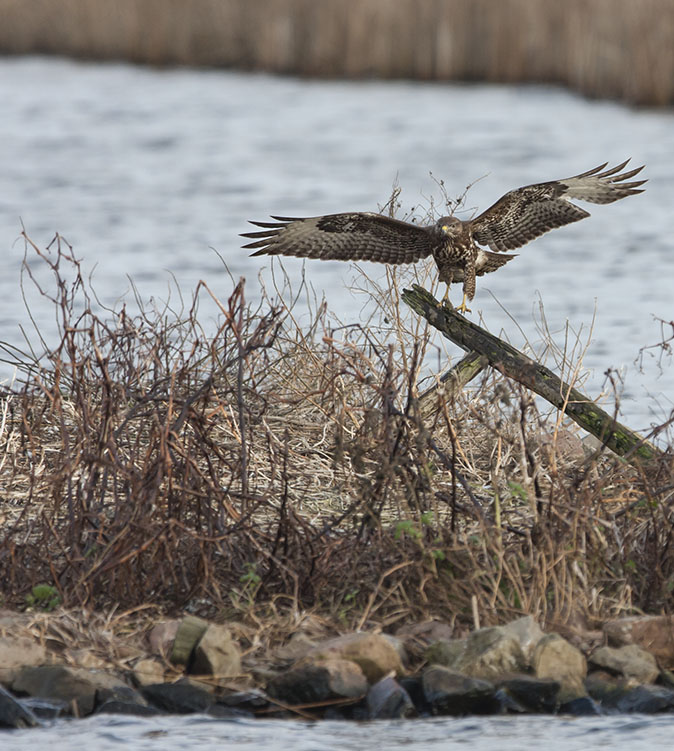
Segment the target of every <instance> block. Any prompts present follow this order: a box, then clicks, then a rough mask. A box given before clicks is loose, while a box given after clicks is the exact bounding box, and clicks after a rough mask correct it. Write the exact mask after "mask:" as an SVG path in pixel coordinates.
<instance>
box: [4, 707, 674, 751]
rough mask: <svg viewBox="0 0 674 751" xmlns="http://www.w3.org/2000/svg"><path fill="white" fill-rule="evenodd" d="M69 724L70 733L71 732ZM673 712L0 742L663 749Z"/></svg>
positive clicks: (28, 745) (193, 722)
mask: <svg viewBox="0 0 674 751" xmlns="http://www.w3.org/2000/svg"><path fill="white" fill-rule="evenodd" d="M74 731H76V732H74ZM673 733H674V717H672V716H671V715H663V716H656V717H646V716H633V717H625V716H621V717H618V716H613V717H601V718H596V717H592V718H589V717H578V718H565V717H543V716H538V717H536V716H530V717H513V716H509V717H480V718H468V719H453V718H436V719H429V720H400V721H379V722H371V723H348V722H327V721H326V722H318V723H307V722H299V721H276V720H237V721H223V720H219V719H213V718H210V717H203V716H190V717H169V718H142V719H138V718H128V717H122V716H118V717H116V716H101V717H92V718H90V719H87V720H77V721H75V722H68V721H60V722H58V723H56V724H55V725H53V726H52V727H50V728H45V729H37V730H20V731H6V732H2V733H1V734H0V742H2V743H3V744H4V743H5V741H6V742H7V748H12V749H13V751H24V750H25V751H32V750H33V749H35V748H47V747H48V748H49V749H51V751H71V750H72V751H79V749H82V751H90V750H91V749H96V751H108V750H113V749H118V748H120V747H123V748H132V749H134V751H135V750H136V749H138V750H140V749H187V748H189V749H191V750H193V751H200V750H201V749H204V750H205V749H220V750H221V751H227V750H228V749H237V751H243V749H251V750H252V749H255V751H258V750H259V749H273V751H335V750H336V749H340V751H365V750H366V749H369V748H378V749H386V751H395V750H396V749H409V748H418V749H424V751H448V750H449V749H471V751H492V750H493V749H495V748H497V749H498V750H499V751H522V749H540V748H545V749H546V751H588V749H602V748H612V749H616V748H618V749H619V748H626V747H629V749H630V751H652V749H653V748H662V749H664V748H669V746H670V744H671V739H672V734H673Z"/></svg>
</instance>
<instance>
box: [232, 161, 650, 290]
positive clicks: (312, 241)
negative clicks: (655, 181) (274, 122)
mask: <svg viewBox="0 0 674 751" xmlns="http://www.w3.org/2000/svg"><path fill="white" fill-rule="evenodd" d="M628 161H629V160H627V161H626V162H623V163H622V164H620V165H618V166H617V167H613V168H611V169H607V170H604V168H605V167H606V164H602V165H600V166H599V167H595V168H594V169H592V170H589V171H588V172H583V173H581V174H580V175H575V176H574V177H568V178H565V179H563V180H553V181H551V182H545V183H536V184H534V185H526V186H524V187H523V188H517V190H511V191H510V192H509V193H506V194H505V195H504V196H503V197H502V198H500V199H499V200H498V201H497V202H496V203H495V204H494V205H493V206H490V207H489V208H488V209H487V210H486V211H483V212H482V213H481V214H479V215H478V216H476V217H475V218H474V219H469V220H467V221H461V220H460V219H457V218H456V217H442V218H441V219H439V220H438V221H437V222H436V223H435V224H434V225H431V226H428V227H420V226H417V225H416V224H409V223H408V222H401V221H399V220H398V219H391V218H390V217H386V216H382V215H380V214H373V213H369V212H357V213H352V214H328V215H326V216H316V217H308V218H290V217H281V216H277V217H272V218H273V219H275V220H276V221H275V222H251V224H254V225H256V226H257V227H262V228H263V229H262V231H259V232H247V233H245V234H244V235H243V237H248V238H252V239H253V242H251V243H248V244H247V245H244V248H257V249H258V250H257V251H256V252H255V253H253V254H252V255H254V256H257V255H263V254H268V255H289V256H301V257H304V258H319V259H321V260H341V261H379V262H381V263H394V264H399V263H413V262H415V261H418V260H419V259H421V258H426V257H428V256H431V255H432V256H433V258H434V259H435V262H436V263H437V266H438V271H439V275H440V280H441V281H443V282H446V283H447V284H448V285H449V284H451V283H452V282H463V291H464V295H465V298H467V299H469V300H472V299H473V296H474V294H475V277H476V276H481V275H482V274H487V273H489V272H491V271H496V269H498V268H500V267H501V266H503V265H504V264H505V263H507V262H508V261H510V260H511V259H512V258H515V256H514V255H499V254H500V253H501V252H502V251H505V250H513V249H514V248H519V247H521V246H522V245H525V244H526V243H528V242H529V241H530V240H533V239H534V238H536V237H539V235H542V234H544V233H545V232H548V231H549V230H551V229H554V228H555V227H562V226H563V225H565V224H570V223H571V222H577V221H579V220H580V219H584V218H585V217H586V216H589V213H588V212H587V211H585V210H584V209H581V208H580V207H579V206H576V205H575V204H573V203H571V200H570V199H574V198H575V199H578V200H582V201H589V202H590V203H600V204H601V203H612V202H613V201H617V200H619V199H621V198H625V197H626V196H631V195H634V194H635V193H642V192H643V191H642V190H640V189H639V186H641V185H643V184H644V183H645V182H646V180H637V181H633V182H625V180H629V178H631V177H634V176H635V175H636V174H638V173H639V172H641V170H642V169H643V167H637V168H636V169H632V170H629V171H627V172H621V170H623V169H624V168H625V166H626V165H627V163H628ZM602 170H604V171H602ZM480 245H483V246H486V247H488V248H490V249H491V251H495V252H490V251H489V250H484V249H483V248H481V247H479V246H480ZM465 298H464V303H465Z"/></svg>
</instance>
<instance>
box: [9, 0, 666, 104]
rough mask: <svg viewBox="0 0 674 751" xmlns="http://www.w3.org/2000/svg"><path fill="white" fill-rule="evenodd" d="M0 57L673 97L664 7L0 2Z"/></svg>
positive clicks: (454, 1) (270, 0)
mask: <svg viewBox="0 0 674 751" xmlns="http://www.w3.org/2000/svg"><path fill="white" fill-rule="evenodd" d="M0 18H2V24H0V50H2V51H3V52H5V53H51V54H60V55H70V56H74V57H84V58H90V59H121V60H129V61H133V62H140V63H147V64H151V65H176V64H178V65H208V66H224V67H234V68H244V69H256V70H267V71H274V72H278V73H292V74H300V75H312V76H349V77H361V76H376V77H381V78H413V79H423V80H468V81H472V80H480V81H485V80H486V81H508V82H539V83H540V82H543V83H555V84H557V83H561V84H566V85H569V86H571V87H572V88H574V89H577V90H579V91H581V92H583V93H585V94H587V95H590V96H603V97H614V98H619V99H623V100H626V101H630V102H637V103H642V104H660V105H662V104H669V103H671V102H672V100H673V99H674V76H673V75H672V72H673V70H674V6H673V4H672V2H671V0H639V2H634V0H593V2H587V0H566V1H565V2H563V3H560V2H558V0H396V2H395V3H393V2H391V1H390V0H321V2H316V1H315V0H190V2H185V1H184V0H117V1H116V2H115V3H110V2H107V0H31V2H30V3H27V2H25V1H24V0H0Z"/></svg>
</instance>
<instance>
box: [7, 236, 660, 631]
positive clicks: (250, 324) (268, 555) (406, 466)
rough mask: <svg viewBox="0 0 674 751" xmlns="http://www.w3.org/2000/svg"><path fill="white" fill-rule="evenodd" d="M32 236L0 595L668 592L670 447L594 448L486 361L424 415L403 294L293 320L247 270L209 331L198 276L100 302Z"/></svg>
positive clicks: (607, 598) (631, 598) (379, 598)
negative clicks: (467, 386)
mask: <svg viewBox="0 0 674 751" xmlns="http://www.w3.org/2000/svg"><path fill="white" fill-rule="evenodd" d="M26 243H27V253H28V254H29V260H30V262H31V264H35V263H40V264H44V265H46V266H47V268H48V269H50V270H51V272H52V274H53V281H54V289H55V292H54V294H53V300H54V305H55V310H56V312H57V313H58V315H59V318H60V321H61V326H60V331H61V339H60V341H59V342H58V344H57V346H55V347H50V348H48V350H47V352H46V354H45V355H44V356H43V357H42V358H37V357H28V356H26V355H22V354H20V353H17V352H16V351H14V350H10V349H9V348H8V347H7V346H5V347H4V349H5V352H6V354H7V353H8V354H10V355H11V357H10V359H13V360H14V361H15V362H17V364H18V367H19V369H20V379H19V381H17V383H16V384H15V385H14V386H13V387H12V388H7V387H5V388H4V390H3V393H2V420H1V423H0V431H1V433H0V439H1V441H2V449H3V454H2V460H1V461H0V517H1V518H2V527H1V532H0V580H2V582H3V595H4V604H6V605H10V606H21V605H22V604H25V603H26V602H27V600H26V598H27V597H28V598H30V596H31V590H32V588H33V587H34V586H35V585H37V584H40V583H43V584H48V585H50V586H52V587H54V588H55V589H56V590H57V591H58V593H59V595H60V598H61V600H62V602H63V604H65V605H67V606H86V607H105V608H107V607H110V606H112V605H116V606H120V607H122V608H133V607H137V606H142V605H143V604H146V603H152V604H153V605H156V606H159V607H161V608H163V609H165V610H167V611H171V610H179V609H182V608H186V607H187V608H189V609H191V610H196V611H197V612H201V613H202V614H204V615H208V616H214V615H216V614H220V615H227V614H229V615H231V614H233V613H234V612H235V611H239V612H241V611H246V612H252V611H255V612H257V613H267V614H269V613H271V612H274V613H279V614H280V613H286V614H291V613H299V612H302V611H305V610H313V611H314V612H316V613H317V614H318V615H320V616H324V617H329V618H331V619H334V620H336V621H338V622H341V623H343V624H344V626H349V627H354V626H364V625H366V624H368V623H372V622H385V623H389V624H391V623H395V622H397V621H399V620H401V619H408V618H423V617H426V616H433V615H435V616H438V617H441V618H445V619H450V620H458V622H459V623H462V622H463V623H465V622H469V623H472V622H473V621H474V618H475V616H476V615H477V617H479V619H480V621H481V623H482V625H486V624H490V623H495V622H499V621H503V620H506V619H510V618H512V617H513V616H515V615H516V614H520V613H531V614H534V615H536V616H538V617H541V618H547V619H548V620H549V621H551V622H553V623H554V622H557V623H561V622H567V621H569V620H571V619H576V618H578V617H581V618H590V619H592V618H595V617H596V618H605V617H608V616H610V615H613V614H616V613H621V612H628V611H632V610H635V609H636V610H639V609H643V610H648V611H660V610H661V609H666V610H668V609H669V608H671V604H672V595H671V586H670V584H671V580H672V576H673V575H674V549H673V548H672V545H671V534H672V533H671V530H672V521H673V513H674V512H673V509H672V500H673V498H674V484H673V483H672V467H671V461H670V460H669V459H668V456H669V454H667V455H666V456H665V459H663V460H662V461H661V462H659V464H658V465H657V466H655V467H651V468H650V469H649V470H648V471H646V470H644V469H640V468H639V467H633V466H630V465H627V464H625V463H624V462H622V461H620V460H618V459H616V458H614V457H612V456H610V455H606V453H605V452H603V451H602V450H601V448H600V449H599V450H597V451H595V452H594V453H589V452H588V454H587V455H586V453H585V452H584V451H583V449H582V445H581V444H580V442H579V441H578V440H577V438H575V437H574V436H572V435H571V434H570V433H568V432H567V430H566V429H565V428H564V427H563V426H562V425H561V424H560V421H559V419H558V416H557V414H556V413H552V414H550V415H547V416H546V415H544V414H541V413H540V412H539V411H538V409H537V407H536V405H535V403H534V402H533V400H532V399H531V396H530V394H529V393H528V392H527V391H526V390H525V389H523V388H521V387H519V386H518V385H516V384H515V385H513V384H512V383H509V382H507V381H506V380H505V379H504V378H503V377H502V376H500V375H498V374H494V372H493V371H492V373H491V374H490V375H488V376H481V382H480V384H479V386H478V387H477V388H476V389H474V390H471V391H470V392H469V393H466V394H464V395H462V396H460V397H459V398H458V399H457V400H455V401H453V402H451V403H448V402H447V401H445V400H444V398H443V397H441V396H438V401H437V405H436V409H435V410H431V412H430V413H429V410H428V398H426V399H425V400H424V401H425V405H424V410H423V413H424V414H425V415H426V417H424V418H422V416H421V412H422V410H420V409H419V403H418V399H417V381H418V379H419V373H420V371H421V370H422V368H423V363H424V361H425V356H426V354H427V348H428V346H429V345H428V342H429V334H428V331H427V330H426V329H425V328H424V327H423V322H422V321H421V320H420V319H418V318H416V317H415V316H413V315H410V314H409V311H406V310H403V309H401V308H400V307H399V304H400V303H399V300H398V298H397V297H396V296H395V293H393V295H391V293H389V292H388V291H387V292H384V291H382V290H374V292H375V293H376V296H377V299H378V300H380V301H381V305H382V309H381V313H382V319H381V323H380V324H379V325H377V323H376V322H374V321H373V322H372V325H371V326H369V327H367V328H365V327H361V326H350V327H339V326H337V325H336V324H335V323H334V322H331V320H330V319H329V317H328V315H327V313H326V311H325V309H324V307H323V306H320V307H319V310H318V312H317V314H316V316H315V319H314V320H313V322H312V323H311V324H310V325H308V326H300V325H299V324H298V323H296V321H295V319H294V317H293V311H292V309H289V308H287V307H283V306H282V305H281V304H280V303H277V304H272V303H271V302H269V300H267V301H266V302H265V303H264V304H263V305H262V306H261V307H260V308H259V309H258V310H251V309H250V307H249V306H247V305H246V302H245V297H244V289H245V288H244V284H243V282H240V283H239V284H238V285H236V287H235V289H234V290H233V292H232V295H231V296H230V298H229V300H227V302H225V303H221V304H220V305H221V311H222V319H221V322H220V326H219V329H218V330H217V332H215V333H214V334H212V335H209V334H206V333H205V332H204V331H203V330H202V328H201V327H200V324H199V321H198V306H197V302H198V298H199V296H200V295H203V294H208V295H210V294H211V293H210V291H209V290H208V289H207V288H206V287H205V285H203V286H201V287H200V288H199V289H197V291H196V293H195V298H194V304H193V306H192V307H191V309H190V310H188V311H187V312H185V313H184V314H183V315H178V314H176V313H174V312H172V311H171V310H169V309H168V308H167V309H164V310H153V311H147V310H146V311H142V312H141V313H139V314H138V315H135V316H131V315H129V314H127V313H126V311H125V310H124V309H122V310H119V311H115V312H112V311H111V312H108V313H107V314H106V315H107V318H102V317H100V316H99V315H98V314H97V313H96V312H94V309H95V306H94V302H93V301H94V300H95V296H94V295H93V293H92V292H91V290H89V289H88V287H87V285H86V283H85V282H84V280H83V279H82V277H81V275H80V271H79V265H78V263H77V262H76V261H75V260H74V259H73V257H72V253H71V251H70V249H69V248H67V247H66V246H65V244H64V243H63V241H62V240H60V239H59V238H57V239H56V241H55V243H54V244H53V247H52V249H51V250H40V249H38V248H37V247H35V246H34V245H33V244H32V243H30V241H29V240H28V239H26ZM26 268H27V270H29V268H30V267H29V266H27V267H26ZM71 272H72V273H71ZM396 273H399V272H396ZM67 279H71V281H66V280H67ZM400 286H401V284H400V279H399V278H398V277H393V278H392V279H391V288H392V289H393V290H395V289H396V288H399V287H400ZM44 294H47V292H46V291H45V293H44ZM566 365H567V366H568V367H571V370H570V371H569V372H573V367H576V368H577V369H579V365H578V364H576V365H575V366H573V365H569V364H568V363H566ZM576 375H577V372H576ZM429 414H430V416H429Z"/></svg>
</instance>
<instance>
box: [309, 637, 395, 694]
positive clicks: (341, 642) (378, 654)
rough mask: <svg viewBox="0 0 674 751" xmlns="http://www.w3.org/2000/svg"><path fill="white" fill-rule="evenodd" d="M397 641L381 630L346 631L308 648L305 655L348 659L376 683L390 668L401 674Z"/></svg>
mask: <svg viewBox="0 0 674 751" xmlns="http://www.w3.org/2000/svg"><path fill="white" fill-rule="evenodd" d="M399 644H400V642H398V641H397V640H396V639H395V638H394V637H392V636H386V635H384V634H369V633H354V634H346V635H344V636H338V637H336V638H335V639H328V640H327V641H324V642H321V643H320V644H318V645H317V646H316V647H314V648H313V649H311V650H309V652H308V653H307V659H311V660H312V661H313V662H316V661H319V660H323V659H340V660H350V661H351V662H355V663H356V664H357V665H358V666H359V667H360V669H361V670H362V671H363V674H364V675H365V677H366V678H367V680H368V683H376V682H377V681H378V680H381V679H382V678H383V677H384V676H385V675H388V674H389V673H391V672H393V673H395V674H396V675H398V676H400V675H402V674H403V666H402V661H401V658H400V651H399V650H400V649H401V648H402V647H401V646H399Z"/></svg>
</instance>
